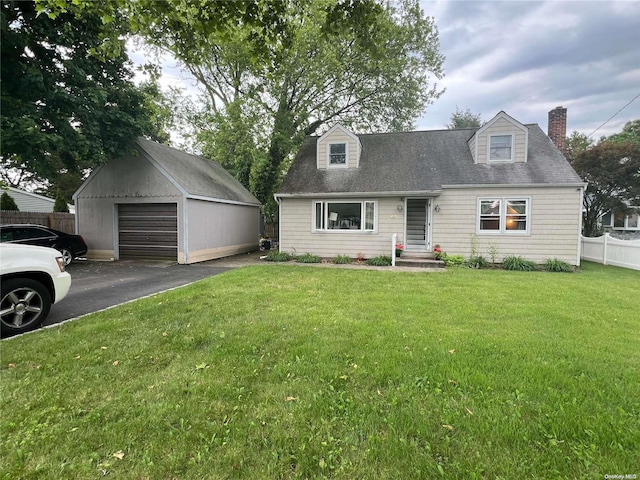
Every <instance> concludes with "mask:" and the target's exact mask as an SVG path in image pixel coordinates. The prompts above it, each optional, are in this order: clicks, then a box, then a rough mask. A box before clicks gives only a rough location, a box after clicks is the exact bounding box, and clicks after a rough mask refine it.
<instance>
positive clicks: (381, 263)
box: [367, 255, 391, 267]
mask: <svg viewBox="0 0 640 480" xmlns="http://www.w3.org/2000/svg"><path fill="white" fill-rule="evenodd" d="M367 265H373V266H376V267H388V266H389V265H391V257H389V256H386V255H379V256H377V257H373V258H370V259H369V260H367Z"/></svg>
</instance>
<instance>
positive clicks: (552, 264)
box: [544, 258, 573, 272]
mask: <svg viewBox="0 0 640 480" xmlns="http://www.w3.org/2000/svg"><path fill="white" fill-rule="evenodd" d="M544 269H545V270H546V271H547V272H573V267H571V265H569V264H568V263H567V262H563V261H562V260H559V259H557V258H547V259H546V260H545V262H544Z"/></svg>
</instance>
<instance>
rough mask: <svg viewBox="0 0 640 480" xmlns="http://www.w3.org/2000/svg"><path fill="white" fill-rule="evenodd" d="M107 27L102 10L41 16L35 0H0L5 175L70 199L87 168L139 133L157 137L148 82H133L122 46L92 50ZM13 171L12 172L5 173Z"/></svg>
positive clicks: (120, 150)
mask: <svg viewBox="0 0 640 480" xmlns="http://www.w3.org/2000/svg"><path fill="white" fill-rule="evenodd" d="M116 23H118V22H117V21H116V20H113V21H112V25H111V26H107V25H105V24H104V22H103V18H101V17H100V16H98V15H96V14H94V13H91V12H88V13H87V14H86V15H83V16H79V17H77V16H75V15H74V14H72V13H61V14H59V15H57V16H55V17H54V18H52V17H49V16H47V15H38V12H37V9H36V5H35V3H34V2H32V1H3V2H2V15H1V25H0V26H1V32H2V39H1V48H2V63H1V70H2V84H1V85H2V86H1V89H2V151H1V152H0V155H1V161H2V169H3V178H4V180H5V181H9V182H11V183H12V184H16V183H15V182H16V181H17V182H24V181H25V180H32V181H37V182H44V183H45V184H47V183H49V185H50V187H51V188H53V191H56V189H60V190H61V192H62V194H63V195H64V196H65V198H66V199H67V200H69V199H70V195H71V194H72V193H73V191H74V190H75V188H77V187H78V185H79V183H80V182H81V181H82V177H83V175H84V174H85V171H86V170H87V169H91V168H93V167H95V166H96V165H99V164H100V163H103V162H104V161H106V160H107V159H109V158H111V157H115V156H118V155H121V154H122V153H124V152H125V150H126V148H127V145H128V143H129V140H131V139H132V138H135V137H136V136H139V135H146V136H149V137H151V138H158V139H162V138H165V137H163V132H161V131H160V130H159V129H158V128H157V125H154V124H153V121H152V117H153V112H152V111H151V107H150V103H152V100H150V98H152V97H153V95H154V93H157V92H154V91H153V86H152V85H147V86H146V87H145V88H146V90H145V89H140V88H138V87H136V86H135V85H134V84H133V81H132V77H133V71H132V65H131V64H130V62H129V61H128V58H127V56H126V53H125V52H124V51H123V50H121V51H120V52H119V53H118V54H113V55H111V56H98V55H96V54H95V53H96V52H97V51H98V50H99V49H100V47H101V45H102V39H103V38H104V36H105V32H106V31H109V30H113V31H119V27H114V25H115V24H116ZM9 170H13V171H14V173H15V175H14V176H10V175H7V171H9Z"/></svg>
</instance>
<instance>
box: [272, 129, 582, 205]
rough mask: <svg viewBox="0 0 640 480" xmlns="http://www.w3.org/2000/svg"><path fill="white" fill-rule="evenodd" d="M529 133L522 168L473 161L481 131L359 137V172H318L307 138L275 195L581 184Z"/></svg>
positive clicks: (535, 132) (312, 142)
mask: <svg viewBox="0 0 640 480" xmlns="http://www.w3.org/2000/svg"><path fill="white" fill-rule="evenodd" d="M525 126H526V128H527V129H528V145H527V151H528V154H527V159H526V162H523V163H502V164H499V163H491V164H487V163H484V164H478V163H475V162H474V159H473V156H472V154H471V151H470V149H469V145H468V142H469V140H470V139H471V138H472V136H473V135H474V134H475V133H476V132H477V131H478V130H479V128H465V129H456V130H435V131H418V132H404V133H383V134H367V135H358V139H359V140H360V143H361V145H362V153H361V157H360V162H359V166H358V168H350V169H319V168H318V167H317V163H316V143H317V141H318V138H319V137H307V138H306V139H305V141H304V143H303V145H302V147H301V149H300V152H299V153H298V155H297V157H296V159H295V160H294V162H293V164H292V166H291V168H290V170H289V172H288V174H287V176H286V178H285V180H284V182H283V184H282V187H281V188H280V190H279V192H278V195H283V196H291V195H293V196H295V195H313V194H315V193H318V194H340V193H345V194H347V193H348V194H350V195H354V194H358V193H378V194H381V195H384V194H403V193H405V194H408V193H412V194H415V193H420V192H425V193H429V192H430V193H434V192H438V191H439V190H441V189H442V188H444V187H447V186H476V185H478V186H482V185H487V186H488V185H492V186H495V185H511V186H513V185H523V186H524V185H573V184H575V185H576V187H579V186H583V185H584V183H583V181H582V180H581V179H580V177H579V176H578V175H577V174H576V172H575V171H574V170H573V168H572V167H571V165H569V163H568V162H567V160H566V159H565V158H564V156H563V155H562V154H561V153H560V152H559V151H558V149H557V148H556V147H555V145H554V144H553V143H552V142H551V140H550V139H549V137H547V135H545V133H544V132H543V131H542V130H541V129H540V127H539V126H538V125H537V124H529V125H525Z"/></svg>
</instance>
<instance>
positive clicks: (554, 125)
mask: <svg viewBox="0 0 640 480" xmlns="http://www.w3.org/2000/svg"><path fill="white" fill-rule="evenodd" d="M548 129H549V133H548V135H549V138H550V139H551V141H552V142H553V143H555V144H556V147H558V150H560V151H561V152H562V154H563V155H564V154H565V152H566V147H567V109H566V108H562V107H556V108H554V109H553V110H551V111H550V112H549V125H548Z"/></svg>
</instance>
